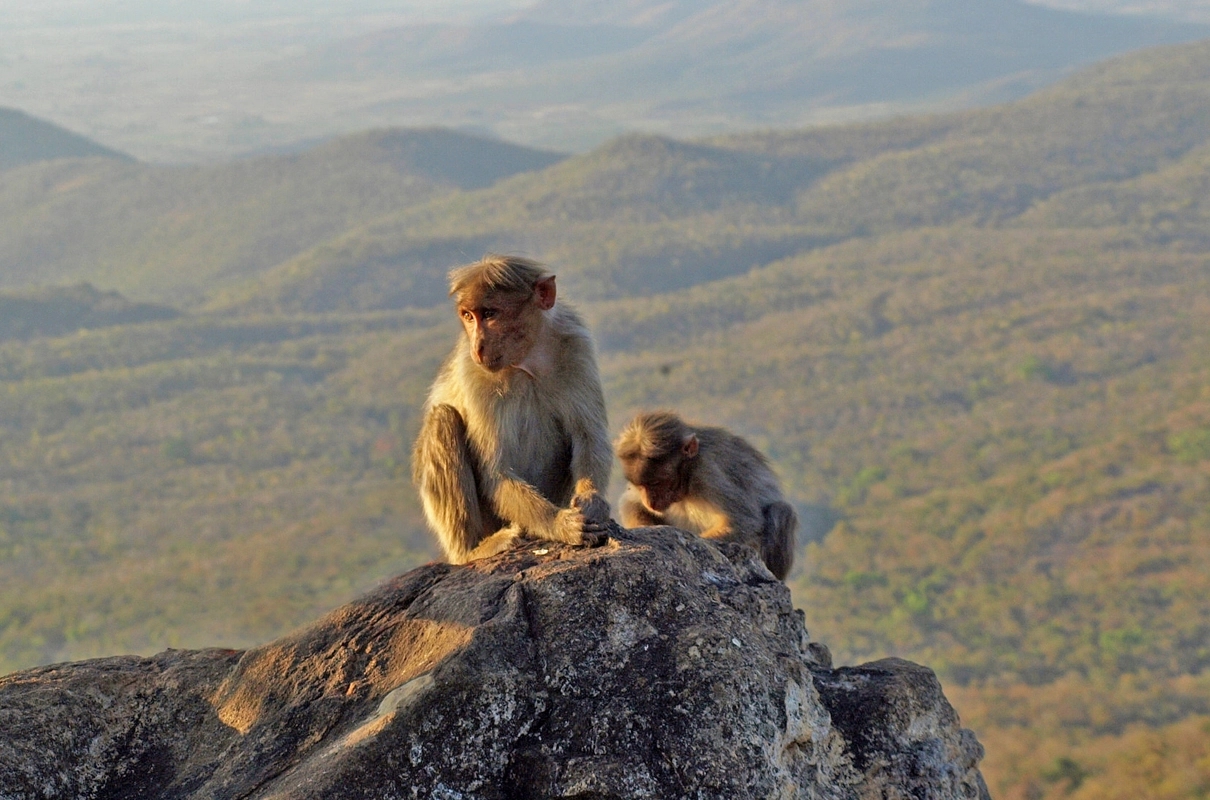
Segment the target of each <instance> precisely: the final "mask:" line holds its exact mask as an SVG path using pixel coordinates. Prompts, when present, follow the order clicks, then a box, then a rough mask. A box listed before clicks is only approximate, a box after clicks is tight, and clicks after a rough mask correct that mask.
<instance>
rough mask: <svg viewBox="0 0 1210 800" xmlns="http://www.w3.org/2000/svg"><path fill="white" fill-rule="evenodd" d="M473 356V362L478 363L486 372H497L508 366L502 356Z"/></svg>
mask: <svg viewBox="0 0 1210 800" xmlns="http://www.w3.org/2000/svg"><path fill="white" fill-rule="evenodd" d="M474 358H475V363H476V364H478V365H479V366H480V367H482V368H483V369H485V370H487V371H488V372H499V371H500V370H502V369H504V368H505V367H508V366H509V365H508V364H507V363H505V359H504V357H503V356H483V357H480V356H479V355H478V354H475V356H474Z"/></svg>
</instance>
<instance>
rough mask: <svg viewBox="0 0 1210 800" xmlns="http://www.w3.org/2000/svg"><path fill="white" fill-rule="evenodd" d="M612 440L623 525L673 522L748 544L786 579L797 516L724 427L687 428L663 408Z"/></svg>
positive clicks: (769, 475)
mask: <svg viewBox="0 0 1210 800" xmlns="http://www.w3.org/2000/svg"><path fill="white" fill-rule="evenodd" d="M615 446H616V449H617V455H618V458H619V460H620V461H621V462H622V472H623V473H624V474H625V476H626V480H627V481H628V482H629V486H628V487H627V489H626V492H625V493H624V494H623V495H622V498H621V500H620V501H619V503H618V511H619V516H620V518H621V522H622V524H623V525H625V526H626V527H627V528H637V527H643V526H647V525H673V526H676V527H678V528H684V529H686V530H689V531H693V532H695V533H699V534H701V536H702V537H703V538H706V539H714V540H720V541H737V542H742V543H744V544H748V545H751V546H752V547H755V548H756V549H757V550H758V551H759V552H760V555H761V560H763V561H764V562H765V566H767V567H768V568H769V571H770V572H772V573H773V575H774V576H776V577H777V579H778V580H783V581H784V580H785V578H786V575H787V574H789V572H790V567H791V566H792V565H793V563H794V532H795V529H796V528H797V527H798V515H797V514H796V513H795V511H794V508H793V507H792V506H791V505H790V504H788V503H786V502H785V500H784V499H783V497H782V493H781V488H780V487H779V485H778V482H777V477H776V476H775V475H774V474H773V470H772V469H770V468H769V462H768V461H767V460H766V459H765V457H764V455H762V454H761V452H760V451H759V450H757V449H756V448H755V447H753V446H752V445H751V444H749V443H748V442H747V441H746V440H744V439H743V438H742V437H740V436H737V435H735V434H733V433H731V432H730V431H727V430H726V429H724V428H717V427H709V426H691V425H688V424H686V423H685V422H684V421H683V420H682V419H681V418H680V417H679V416H678V415H677V414H675V413H673V412H670V411H657V412H648V413H643V414H639V415H638V416H636V417H635V418H634V419H633V420H631V421H630V423H629V424H628V425H627V426H626V427H625V429H623V431H622V433H621V434H620V435H619V436H618V439H617V442H616V445H615Z"/></svg>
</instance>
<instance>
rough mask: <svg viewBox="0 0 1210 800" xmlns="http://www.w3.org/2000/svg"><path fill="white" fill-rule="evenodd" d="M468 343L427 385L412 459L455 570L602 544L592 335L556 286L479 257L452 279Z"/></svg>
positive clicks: (529, 265)
mask: <svg viewBox="0 0 1210 800" xmlns="http://www.w3.org/2000/svg"><path fill="white" fill-rule="evenodd" d="M450 294H451V295H452V296H453V298H454V301H455V304H456V305H457V308H458V314H459V318H460V319H461V320H462V325H463V329H464V332H465V335H464V336H462V337H460V338H459V341H458V344H457V346H456V347H455V348H454V351H453V352H452V353H451V354H450V356H449V358H448V359H446V362H445V364H444V365H443V366H442V368H441V371H440V373H439V374H438V376H437V379H436V380H435V381H434V382H433V386H432V389H431V390H430V393H429V399H428V402H427V404H426V406H425V414H424V424H423V426H422V428H421V431H420V436H419V437H418V438H417V440H416V447H415V450H414V452H413V459H412V468H413V477H414V479H415V481H416V485H417V488H418V489H419V491H420V498H421V501H422V502H423V505H424V511H425V516H426V517H427V518H428V522H429V526H430V527H431V528H432V529H433V531H434V532H435V533H436V534H437V538H438V540H439V541H440V543H441V547H442V549H443V550H444V551H445V555H446V558H447V559H449V561H451V562H452V563H455V564H461V563H465V562H467V561H471V560H473V559H476V558H483V557H485V556H489V555H493V554H495V553H498V552H501V551H503V550H506V549H508V548H509V547H511V546H512V545H513V544H515V543H516V541H517V540H518V539H519V538H520V537H522V536H530V537H534V538H538V539H547V540H552V541H559V542H569V543H572V544H595V543H599V542H600V541H602V540H603V538H604V532H605V530H606V527H607V523H608V521H609V504H608V503H607V502H605V500H604V498H602V497H600V495H599V494H597V490H596V487H598V486H605V485H606V484H607V483H608V481H609V470H610V467H611V465H612V460H613V459H612V453H611V451H610V447H609V438H608V434H607V427H606V419H605V401H604V396H603V394H602V391H601V380H600V377H599V375H598V372H597V363H596V354H595V351H594V348H593V344H592V339H591V337H590V336H589V333H588V330H587V328H586V327H585V326H584V323H583V321H581V319H580V317H579V315H577V314H576V313H575V311H573V310H572V309H570V308H568V307H567V306H566V305H565V304H558V305H556V304H555V295H556V291H555V278H554V276H553V275H551V274H549V273H548V272H546V270H545V269H544V268H543V267H542V266H541V265H539V264H537V263H535V262H533V261H530V260H528V259H523V258H517V257H504V256H488V257H487V258H484V259H483V260H482V261H479V262H476V263H474V264H470V265H468V266H465V267H461V268H458V269H455V270H453V271H452V272H451V273H450Z"/></svg>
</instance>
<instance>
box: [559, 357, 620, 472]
mask: <svg viewBox="0 0 1210 800" xmlns="http://www.w3.org/2000/svg"><path fill="white" fill-rule="evenodd" d="M584 371H585V372H587V373H588V374H585V375H583V376H579V377H578V378H573V380H574V381H575V382H574V383H572V384H570V385H571V386H573V387H574V388H575V393H574V396H573V398H572V400H571V403H570V404H569V405H570V407H571V408H570V410H571V411H572V414H571V415H569V416H568V417H567V418H566V420H565V425H566V430H567V431H569V433H570V438H571V474H572V478H574V479H575V480H576V481H579V480H581V479H582V478H588V479H590V480H591V481H592V483H593V485H594V486H595V487H597V489H598V490H599V489H601V488H603V487H605V486H608V485H609V472H610V470H611V469H612V468H613V445H612V444H611V443H610V441H609V424H608V421H607V419H606V416H605V396H604V394H603V393H602V391H601V382H600V379H599V378H598V377H597V374H596V370H595V369H585V370H584Z"/></svg>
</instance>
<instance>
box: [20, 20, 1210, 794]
mask: <svg viewBox="0 0 1210 800" xmlns="http://www.w3.org/2000/svg"><path fill="white" fill-rule="evenodd" d="M1093 12H1096V13H1095V14H1094V13H1093ZM1208 23H1210V3H1207V2H1194V1H1193V0H1189V1H1187V2H1169V3H1160V2H1141V1H1140V2H1113V1H1112V0H1099V1H1098V2H1094V0H1087V2H1076V1H1075V0H1071V2H1062V3H1060V2H1058V0H1056V2H1054V3H1053V4H1049V5H1045V6H1044V5H1042V4H1035V5H1027V4H1023V3H1017V2H1010V1H1009V0H995V1H994V2H991V1H990V0H935V1H933V2H923V1H922V2H918V3H915V2H913V3H902V2H901V3H897V4H892V3H886V2H875V0H861V1H860V2H859V1H858V0H850V1H849V2H840V1H837V2H822V0H819V1H816V2H808V3H790V2H788V0H769V2H765V3H759V4H758V3H755V2H747V0H733V1H732V2H723V1H722V0H713V1H707V0H702V1H701V2H687V0H686V1H685V2H676V1H675V0H672V1H670V2H665V3H655V2H651V3H648V2H642V1H641V0H632V1H631V2H613V3H603V2H601V3H597V2H591V1H590V0H584V1H583V2H576V3H558V4H555V3H551V4H538V5H534V6H530V5H526V4H522V3H513V2H494V3H493V2H474V3H472V2H466V3H464V4H449V3H442V4H437V3H425V2H415V3H411V4H407V3H387V2H372V1H370V0H367V1H366V2H355V3H352V4H348V5H347V6H346V7H345V8H344V9H342V10H341V12H340V13H339V14H337V13H336V12H334V11H333V10H332V7H331V6H329V5H326V4H320V3H317V2H316V3H303V2H286V0H280V1H279V2H269V3H258V4H255V5H253V4H248V3H242V2H235V0H230V1H229V2H214V3H210V4H201V3H194V4H189V5H185V4H167V5H165V4H163V3H153V2H150V1H149V0H148V1H147V2H135V1H134V0H132V1H131V2H124V3H123V2H112V3H89V4H84V3H83V2H77V1H76V0H59V2H47V3H39V4H33V3H26V2H23V1H22V2H15V3H6V4H5V8H4V9H3V10H2V11H0V106H7V107H8V109H5V110H2V111H0V672H6V671H10V670H15V669H19V668H23V667H27V666H31V665H35V664H42V663H49V662H53V661H57V660H65V659H80V658H86V657H92V656H99V655H108V654H113V653H120V652H143V653H150V652H154V651H156V650H159V649H162V648H164V647H169V646H171V647H202V646H229V647H242V646H248V645H253V644H256V643H259V642H263V641H266V640H268V639H270V638H272V637H275V636H278V635H280V634H281V633H282V632H284V631H286V630H289V629H290V628H291V627H293V626H296V625H299V624H302V623H304V622H307V621H309V620H311V619H313V618H314V617H315V616H317V615H318V614H320V613H322V612H324V611H326V610H328V609H330V608H332V607H334V606H336V605H337V604H339V603H341V602H344V601H346V600H348V599H350V598H351V597H353V596H355V595H357V594H358V593H359V592H362V591H364V590H365V589H366V588H368V587H370V586H372V585H374V584H375V583H376V582H378V581H380V580H382V579H383V578H386V577H388V576H390V575H394V574H397V573H399V572H402V571H404V570H406V569H409V568H411V567H414V566H416V565H418V564H421V563H424V562H425V561H427V560H430V559H431V558H433V557H434V556H435V553H436V551H435V548H434V546H433V544H432V542H431V540H430V537H429V535H428V534H427V533H426V532H425V530H424V527H423V524H422V521H421V516H420V512H419V509H418V504H417V500H416V497H415V493H414V491H413V489H412V487H411V482H410V478H409V465H408V459H409V447H410V443H411V440H412V438H413V436H414V435H415V431H416V429H417V426H418V424H419V420H418V416H417V414H418V411H419V408H420V405H421V403H422V401H423V397H424V394H425V390H426V388H427V385H428V383H429V381H430V380H431V379H432V377H433V375H434V373H435V371H436V368H437V365H438V364H439V362H440V359H441V358H442V357H443V355H444V354H445V352H446V351H447V349H448V347H449V345H450V343H451V342H452V341H453V337H454V336H455V334H456V331H457V324H456V321H455V320H454V319H453V317H452V314H451V313H450V312H449V310H448V308H447V304H448V300H447V298H446V297H445V289H444V274H445V272H446V270H447V269H448V268H449V267H450V266H453V265H455V264H458V263H463V262H466V261H469V260H472V259H474V258H477V257H479V256H480V255H482V254H483V253H484V252H486V251H488V250H504V251H516V252H524V253H526V254H528V255H532V256H534V257H536V258H539V259H542V260H545V261H547V262H548V263H550V264H552V265H554V267H555V268H556V271H557V272H558V275H559V286H560V293H561V295H560V296H561V297H566V298H571V299H572V300H573V301H574V302H576V303H577V305H579V307H580V308H581V309H582V310H583V311H584V313H585V316H586V317H587V318H588V319H589V322H590V325H591V327H592V329H593V330H594V332H595V334H596V336H597V338H598V342H599V346H600V351H601V365H602V371H603V377H604V380H605V390H606V396H607V398H608V401H609V404H610V409H609V411H610V420H611V424H612V425H613V427H614V429H615V430H616V429H617V428H618V427H619V426H620V425H621V424H622V423H623V422H624V421H625V420H626V419H627V418H628V417H629V415H630V414H631V413H632V412H633V411H635V410H637V409H639V408H648V407H661V406H671V407H676V408H678V409H680V410H682V411H683V412H684V413H685V414H686V415H687V416H689V417H694V418H697V419H700V420H703V421H708V422H712V423H717V424H724V425H728V426H731V427H733V428H735V429H736V430H738V431H740V432H742V433H744V434H745V435H747V436H748V437H750V438H751V439H752V441H753V442H754V443H756V444H757V445H758V446H760V447H761V448H762V449H763V450H765V451H766V452H767V453H768V454H769V456H770V458H771V460H772V462H773V464H774V466H775V468H776V469H777V471H778V473H779V475H780V476H781V478H782V480H783V483H784V485H785V488H786V490H787V493H788V495H789V497H790V499H791V500H792V501H793V502H794V503H795V505H796V506H797V507H798V509H799V513H800V516H801V518H802V521H803V525H802V529H801V531H800V536H801V539H802V550H801V552H800V553H799V557H798V566H797V567H796V570H795V571H794V572H793V573H792V574H791V576H790V579H789V584H790V586H791V590H792V592H793V595H794V599H795V602H796V605H797V606H799V607H800V608H802V609H804V611H805V613H806V620H807V626H808V629H809V630H810V631H811V634H812V638H814V639H816V640H819V641H822V642H825V643H826V644H828V645H829V646H830V647H831V649H832V651H833V652H834V654H835V656H836V659H837V661H838V662H841V663H856V662H859V661H865V660H869V659H874V658H879V657H883V656H887V655H896V656H902V657H905V658H910V659H913V660H915V661H918V662H920V663H923V664H926V665H928V666H930V667H932V668H933V669H935V670H936V671H937V673H938V675H939V676H940V677H941V679H942V682H943V683H944V685H945V688H946V693H947V695H948V696H949V697H950V699H951V700H952V701H953V702H954V705H955V706H956V708H957V709H958V711H959V713H960V714H961V715H962V718H963V722H964V724H966V725H967V726H969V727H971V728H973V729H974V730H975V731H976V733H977V734H978V736H979V738H980V740H981V741H982V742H983V743H984V744H985V745H986V747H987V751H988V754H987V758H986V761H985V762H984V767H983V769H984V774H985V775H986V777H987V779H988V781H989V784H990V786H991V790H992V793H993V796H995V797H998V798H1020V799H1021V800H1025V799H1027V798H1028V800H1038V799H1039V798H1098V799H1100V798H1118V797H1120V798H1138V797H1149V798H1198V797H1205V796H1206V793H1207V791H1210V585H1208V582H1210V578H1208V577H1207V576H1210V548H1208V547H1207V539H1206V537H1207V534H1208V532H1210V326H1207V324H1206V320H1207V319H1210V291H1208V290H1210V233H1208V232H1210V43H1208V42H1207V41H1204V39H1205V38H1206V37H1207V36H1210V27H1207V28H1203V27H1201V26H1202V25H1204V24H1208ZM1034 33H1037V34H1039V35H1032V34H1034ZM1192 40H1203V41H1192ZM502 43H503V44H502ZM1150 45H1163V46H1150ZM707 56H708V57H707ZM993 101H995V102H993ZM1001 101H1003V102H1001ZM903 111H915V112H921V113H916V114H914V115H903V114H901V113H899V112H903ZM925 112H927V113H925ZM822 122H827V123H828V124H819V123H822ZM615 472H616V470H615ZM615 479H616V476H615ZM615 484H616V480H615ZM620 488H621V487H620V485H615V486H614V487H613V491H612V492H611V497H616V494H617V491H618V490H620Z"/></svg>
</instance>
